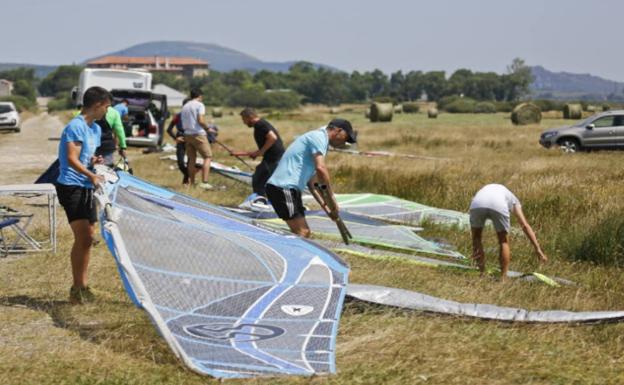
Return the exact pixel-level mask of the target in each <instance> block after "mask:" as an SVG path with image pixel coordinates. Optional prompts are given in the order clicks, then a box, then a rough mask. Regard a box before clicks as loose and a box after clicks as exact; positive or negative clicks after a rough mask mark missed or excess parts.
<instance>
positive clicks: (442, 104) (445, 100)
mask: <svg viewBox="0 0 624 385" xmlns="http://www.w3.org/2000/svg"><path fill="white" fill-rule="evenodd" d="M459 99H461V98H460V97H459V96H458V95H451V96H445V97H443V98H440V100H438V109H440V110H445V109H446V106H448V105H449V104H451V103H453V102H454V101H456V100H459Z"/></svg>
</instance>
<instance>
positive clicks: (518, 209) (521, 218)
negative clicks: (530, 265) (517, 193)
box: [513, 204, 548, 262]
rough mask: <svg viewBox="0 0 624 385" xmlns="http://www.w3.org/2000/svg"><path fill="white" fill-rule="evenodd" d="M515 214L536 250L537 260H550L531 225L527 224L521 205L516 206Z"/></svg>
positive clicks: (514, 208)
mask: <svg viewBox="0 0 624 385" xmlns="http://www.w3.org/2000/svg"><path fill="white" fill-rule="evenodd" d="M513 213H514V214H515V215H516V217H517V218H518V222H520V226H521V227H522V231H524V234H525V235H526V236H527V238H529V241H531V244H532V245H533V248H534V249H535V254H537V258H538V259H539V260H540V262H546V261H548V258H547V257H546V255H544V252H543V251H542V248H541V247H540V245H539V242H537V237H536V236H535V232H533V229H532V228H531V225H529V222H527V220H526V218H525V217H524V213H523V212H522V206H520V205H519V204H516V205H514V206H513Z"/></svg>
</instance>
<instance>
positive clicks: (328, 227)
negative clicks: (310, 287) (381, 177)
mask: <svg viewBox="0 0 624 385" xmlns="http://www.w3.org/2000/svg"><path fill="white" fill-rule="evenodd" d="M236 212H238V213H240V214H241V215H245V216H248V217H250V218H255V219H257V220H258V222H259V223H262V224H264V225H266V226H269V227H272V228H276V229H280V230H284V231H287V230H288V226H287V225H286V223H285V222H284V221H282V220H281V219H279V218H277V215H276V214H275V213H274V212H253V211H247V210H236ZM341 217H342V220H343V221H344V223H345V225H346V227H347V228H348V229H349V232H350V233H351V235H352V238H351V241H352V242H353V243H358V244H361V245H366V246H373V247H381V248H385V249H389V250H396V251H404V252H409V253H425V254H433V255H439V256H444V257H450V258H458V259H464V258H465V257H464V256H463V255H462V254H461V253H460V252H458V251H455V250H451V249H449V248H447V247H444V246H443V245H440V244H437V243H435V242H432V241H429V240H427V239H425V238H423V237H421V236H419V235H418V234H416V233H415V232H414V231H413V229H412V228H410V227H407V226H401V225H391V224H387V223H383V222H380V221H378V220H375V219H371V218H366V217H363V216H360V215H355V214H350V213H348V212H344V213H342V214H341ZM306 221H307V222H308V225H309V226H310V230H312V234H313V236H315V237H320V238H328V239H336V240H338V239H342V236H341V234H340V231H339V230H338V229H337V228H336V224H335V223H334V222H333V221H332V220H331V219H330V218H329V217H327V216H326V215H325V213H324V212H323V211H320V210H316V211H307V212H306Z"/></svg>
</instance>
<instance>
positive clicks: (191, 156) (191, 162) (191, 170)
mask: <svg viewBox="0 0 624 385" xmlns="http://www.w3.org/2000/svg"><path fill="white" fill-rule="evenodd" d="M187 149H188V151H186V156H187V158H188V163H187V166H186V167H187V168H188V175H189V183H190V185H191V186H193V185H194V184H195V174H196V173H197V167H195V161H196V160H197V152H196V151H195V149H189V148H188V147H187Z"/></svg>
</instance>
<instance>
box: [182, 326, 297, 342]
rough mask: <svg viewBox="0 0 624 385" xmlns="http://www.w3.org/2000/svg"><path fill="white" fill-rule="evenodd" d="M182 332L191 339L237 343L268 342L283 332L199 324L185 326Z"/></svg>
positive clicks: (280, 330)
mask: <svg viewBox="0 0 624 385" xmlns="http://www.w3.org/2000/svg"><path fill="white" fill-rule="evenodd" d="M184 331H185V332H187V333H188V334H190V335H192V336H193V337H198V338H203V339H208V340H218V341H225V340H230V339H232V340H236V341H237V342H253V341H261V340H268V339H270V338H275V337H278V336H281V335H282V334H284V333H285V330H284V329H282V328H280V327H277V326H271V325H262V324H239V325H236V326H232V325H231V324H200V325H192V326H185V327H184Z"/></svg>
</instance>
